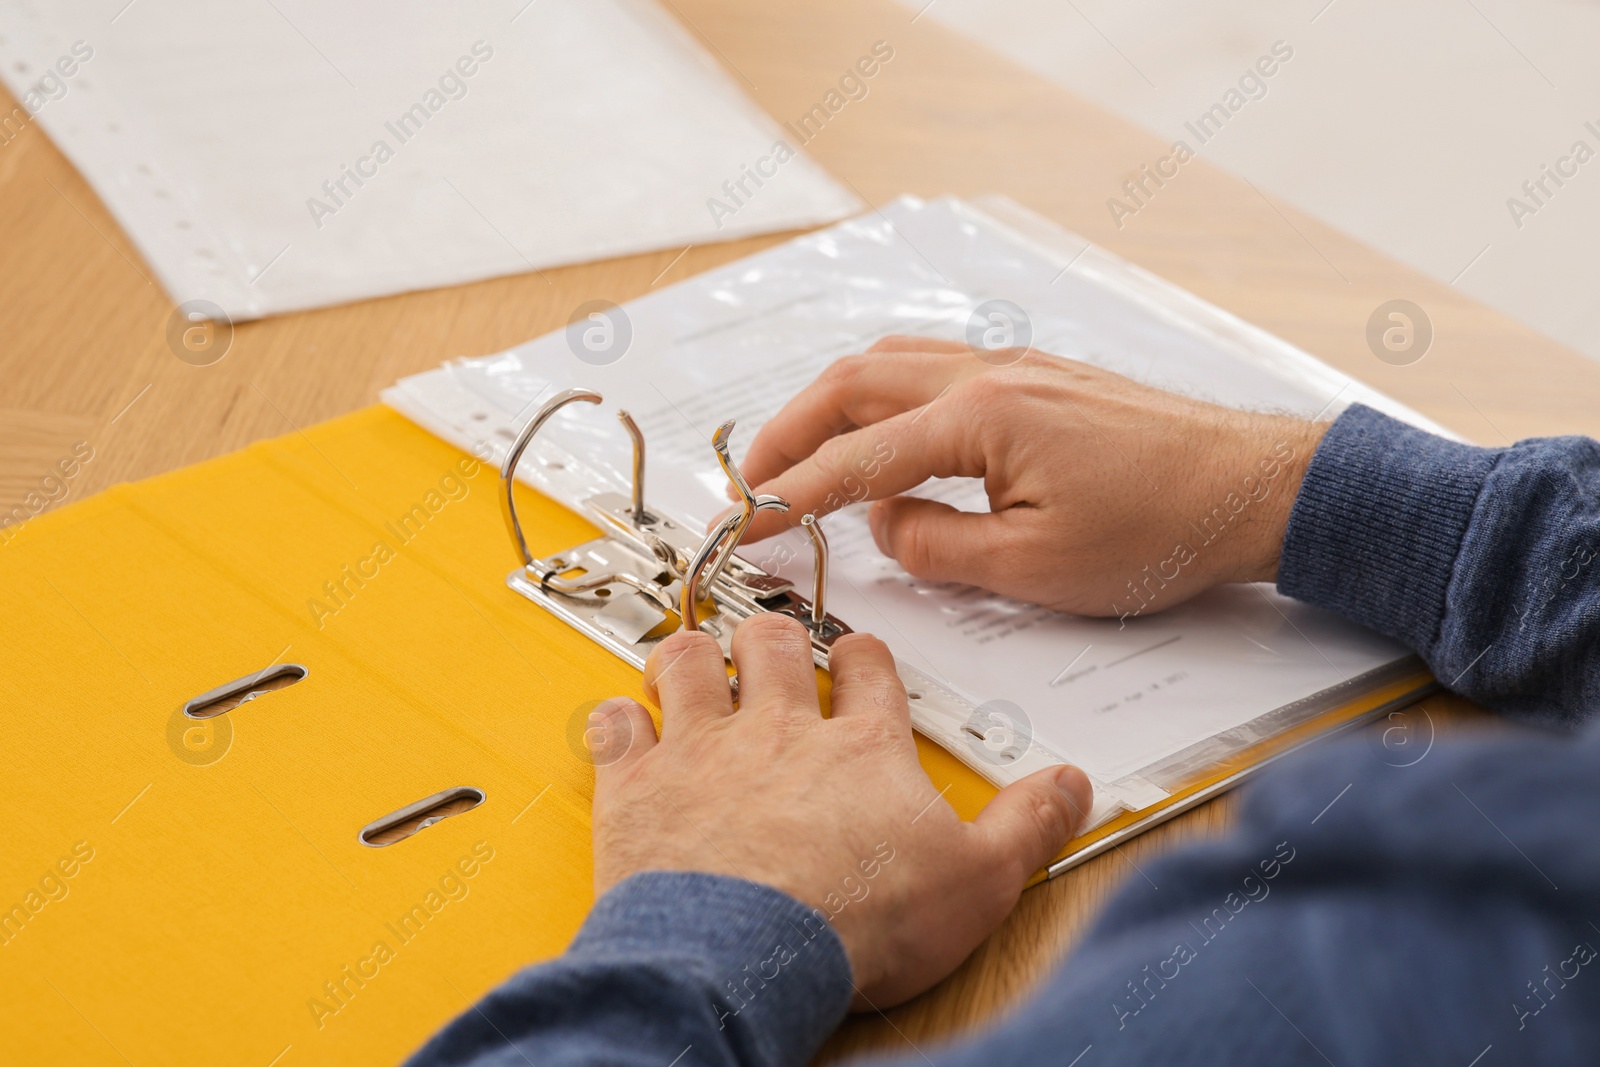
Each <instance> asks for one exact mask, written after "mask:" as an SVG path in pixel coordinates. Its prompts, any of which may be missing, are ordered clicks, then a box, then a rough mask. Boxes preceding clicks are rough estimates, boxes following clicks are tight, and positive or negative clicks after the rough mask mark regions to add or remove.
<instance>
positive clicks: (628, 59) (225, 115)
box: [0, 0, 858, 320]
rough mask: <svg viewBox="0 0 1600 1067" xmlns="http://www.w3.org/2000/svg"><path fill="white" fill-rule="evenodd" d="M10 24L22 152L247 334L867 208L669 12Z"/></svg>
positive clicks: (390, 11) (589, 8) (3, 25)
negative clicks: (65, 166) (83, 195)
mask: <svg viewBox="0 0 1600 1067" xmlns="http://www.w3.org/2000/svg"><path fill="white" fill-rule="evenodd" d="M0 29H3V32H0V80H3V81H4V82H5V84H6V85H7V87H9V88H10V90H11V92H12V94H13V95H14V96H16V97H17V98H18V100H19V101H20V102H21V103H22V105H23V111H24V114H22V115H20V116H19V115H13V116H11V120H9V121H10V125H8V126H6V128H5V130H4V139H8V138H9V137H10V136H12V135H14V134H15V133H16V132H17V125H18V123H19V122H20V123H23V124H26V123H28V122H34V123H38V124H39V125H40V126H41V127H42V128H43V129H44V130H46V131H47V132H48V133H49V134H50V137H51V139H52V140H54V141H55V143H56V144H57V145H58V146H59V147H60V148H61V150H62V151H63V152H64V153H65V154H66V155H67V156H68V158H70V159H71V160H72V161H73V163H74V164H76V166H77V167H78V170H79V171H80V172H81V173H82V174H83V176H84V177H85V178H86V179H87V180H88V181H89V183H90V184H91V185H92V186H93V187H94V189H95V191H96V192H97V193H99V194H100V197H101V199H102V200H104V201H105V203H106V205H107V206H108V207H109V208H110V209H111V212H112V213H113V214H114V215H116V217H117V220H118V221H119V222H120V223H121V224H122V227H123V229H124V230H125V231H126V232H127V233H128V234H129V236H130V237H132V239H133V240H134V242H135V243H137V244H138V246H139V249H140V251H141V252H142V253H143V255H144V258H145V259H146V260H147V261H148V263H149V265H150V267H151V268H152V269H153V270H154V272H155V274H156V276H157V278H158V280H159V281H160V282H161V284H162V285H163V286H164V287H165V288H166V290H167V291H168V293H169V294H170V295H171V296H172V297H173V299H174V301H175V302H179V303H182V302H186V301H190V300H205V301H208V302H209V303H211V304H214V305H216V306H219V307H220V308H221V309H222V310H223V311H224V312H225V313H226V314H228V315H229V316H231V317H232V318H233V319H235V320H238V319H246V318H254V317H257V316H261V315H267V314H273V313H277V312H284V311H293V310H299V309H303V308H309V307H317V306H321V305H326V304H335V303H341V302H344V301H350V300H356V299H362V298H366V297H373V296H383V295H388V294H392V293H399V292H404V291H407V290H413V289H422V288H430V287H434V286H441V285H451V284H456V283H460V282H467V281H474V280H477V279H481V278H489V277H494V276H496V275H501V274H514V273H521V272H525V271H531V270H535V269H538V268H543V267H550V266H554V265H559V264H564V263H574V262H582V261H587V260H593V259H600V258H605V257H609V256H618V255H625V254H630V253H635V252H643V251H649V250H654V249H663V248H671V249H678V248H682V247H683V246H685V245H688V244H691V243H701V242H706V241H719V240H726V239H729V238H733V237H741V236H745V235H748V234H752V233H765V232H771V231H774V230H787V229H795V228H800V227H806V226H812V225H816V224H817V223H820V222H826V221H831V220H833V219H837V218H839V217H841V216H843V215H845V214H848V213H850V212H852V211H854V210H856V209H857V207H858V202H857V201H856V198H855V197H854V196H853V195H851V194H850V193H849V192H848V191H847V190H845V189H844V188H843V187H842V186H840V185H839V184H837V183H836V182H834V181H833V180H832V179H830V178H829V177H828V176H827V175H826V174H825V173H824V172H823V171H822V170H821V169H820V168H819V167H817V166H816V165H815V164H813V163H812V162H811V161H810V160H809V159H808V158H807V157H805V156H804V155H803V154H794V155H789V154H787V153H786V152H776V153H775V152H774V146H775V145H776V144H777V143H778V142H779V141H780V140H781V139H782V138H784V137H786V136H788V135H786V134H784V133H783V132H782V131H781V130H780V129H779V127H778V126H777V124H776V123H774V122H772V121H771V120H770V119H768V118H767V116H766V115H765V114H763V113H762V112H761V111H760V110H759V109H758V108H757V107H756V106H755V104H754V103H753V102H752V101H751V100H750V99H749V98H748V97H747V96H746V95H745V92H744V89H743V88H742V87H741V86H740V84H739V83H738V82H737V81H736V80H735V79H734V77H733V76H731V75H729V74H727V73H725V72H724V71H723V69H722V68H721V67H720V66H719V65H718V63H717V62H716V60H714V59H713V58H712V57H711V56H709V55H708V54H707V53H706V52H705V51H704V50H703V49H702V48H701V46H700V45H699V44H698V43H697V42H696V41H695V40H694V38H693V37H692V36H691V35H690V33H689V32H688V31H687V30H685V29H684V28H683V27H682V26H680V25H679V24H678V22H677V21H676V20H675V19H673V18H672V17H671V16H670V15H669V14H667V13H666V12H664V11H663V10H661V9H660V8H658V7H657V6H656V4H655V3H654V0H538V2H537V3H529V2H526V0H514V2H507V0H452V2H450V3H431V2H424V0H342V2H340V3H336V4H328V3H318V2H316V0H270V2H264V0H251V2H248V3H240V2H227V3H215V2H206V0H135V2H133V3H129V0H49V2H48V3H34V2H30V0H0ZM69 72H70V73H69ZM786 143H787V144H788V148H789V149H792V150H793V151H794V152H795V153H800V152H801V149H800V146H799V144H797V143H794V142H793V138H792V137H790V138H789V140H788V142H786ZM779 156H782V157H783V158H782V159H779V158H777V157H779ZM755 171H759V172H760V173H761V174H764V175H766V177H765V179H764V180H762V181H761V183H760V184H759V186H758V185H757V184H756V183H755V182H754V181H752V180H748V179H745V175H746V174H747V173H749V172H755ZM741 180H743V187H742V188H743V191H744V195H738V194H735V198H732V199H730V194H729V193H728V192H727V191H726V190H725V189H724V183H725V182H730V181H731V182H740V181H741ZM713 199H715V200H717V201H719V202H720V203H721V204H722V205H723V206H724V207H725V208H730V209H731V211H729V212H727V213H725V212H724V211H723V210H722V209H717V210H715V211H713V210H712V208H711V207H710V206H708V201H711V200H713Z"/></svg>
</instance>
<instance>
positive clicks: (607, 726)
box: [583, 697, 656, 790]
mask: <svg viewBox="0 0 1600 1067" xmlns="http://www.w3.org/2000/svg"><path fill="white" fill-rule="evenodd" d="M583 743H584V746H585V747H586V748H587V749H588V750H589V758H590V759H591V760H592V761H594V773H595V788H596V789H597V790H598V789H600V788H602V787H603V785H604V784H605V782H606V780H607V779H608V778H609V777H610V776H611V775H613V774H615V773H616V772H617V771H619V770H621V769H622V768H624V767H628V766H630V765H632V764H634V763H637V762H638V761H639V760H640V759H642V758H643V757H644V754H645V753H646V752H649V751H650V750H651V749H652V748H655V747H656V724H655V723H654V722H653V721H651V719H650V713H649V712H648V711H646V710H645V709H644V705H642V704H640V703H639V702H638V701H637V700H630V699H628V698H627V697H612V698H611V699H610V700H605V701H601V703H600V704H599V705H598V706H597V707H596V708H595V709H594V710H593V711H591V712H590V713H589V721H588V723H587V725H586V727H585V729H584V731H583Z"/></svg>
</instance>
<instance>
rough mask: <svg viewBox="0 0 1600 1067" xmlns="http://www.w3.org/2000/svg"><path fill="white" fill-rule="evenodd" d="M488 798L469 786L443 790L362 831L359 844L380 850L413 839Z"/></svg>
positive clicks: (377, 821)
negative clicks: (442, 820)
mask: <svg viewBox="0 0 1600 1067" xmlns="http://www.w3.org/2000/svg"><path fill="white" fill-rule="evenodd" d="M485 799H487V798H486V797H485V795H484V792H483V790H481V789H475V788H473V787H472V786H470V785H463V786H457V787H456V788H455V789H446V790H445V791H444V792H442V793H435V794H434V795H433V796H431V797H424V798H423V799H421V800H419V801H417V802H416V803H415V804H407V805H406V806H405V807H403V808H401V809H400V810H399V811H394V812H390V813H389V814H388V815H385V816H384V817H383V818H381V819H378V820H376V821H374V822H370V823H368V824H367V825H365V826H363V827H362V828H361V834H360V837H361V843H362V844H363V845H366V846H367V847H369V848H383V847H385V846H386V845H393V844H396V843H397V842H400V841H404V840H405V839H406V838H408V837H412V836H414V835H416V834H418V833H421V832H422V831H423V830H426V829H427V828H428V827H430V826H432V825H433V824H434V823H436V822H439V821H440V820H441V819H448V818H449V817H450V816H452V815H460V814H462V813H463V812H468V811H471V810H472V809H473V808H475V807H477V806H478V805H479V804H482V803H483V802H484V800H485Z"/></svg>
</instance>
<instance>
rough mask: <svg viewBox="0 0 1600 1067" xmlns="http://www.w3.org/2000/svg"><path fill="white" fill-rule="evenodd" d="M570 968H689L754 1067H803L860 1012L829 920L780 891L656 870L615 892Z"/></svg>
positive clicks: (594, 916)
mask: <svg viewBox="0 0 1600 1067" xmlns="http://www.w3.org/2000/svg"><path fill="white" fill-rule="evenodd" d="M567 956H568V958H569V959H573V960H581V959H585V958H587V959H594V960H629V959H634V960H637V959H640V958H655V959H660V958H662V957H673V958H675V959H678V960H684V961H688V966H690V967H691V968H692V970H693V973H694V977H696V978H697V979H700V980H702V981H704V982H705V983H706V987H707V992H708V996H709V998H710V1001H711V1003H710V1008H711V1011H712V1012H713V1013H714V1014H715V1016H716V1018H717V1021H718V1024H719V1028H720V1029H721V1030H723V1031H725V1032H726V1033H727V1034H728V1037H729V1039H730V1041H731V1042H732V1043H733V1044H734V1045H735V1047H736V1052H737V1055H738V1061H739V1062H740V1063H744V1064H803V1063H806V1062H808V1061H809V1060H810V1059H811V1057H812V1056H813V1055H815V1053H816V1051H817V1049H818V1048H819V1047H821V1045H822V1042H823V1041H824V1040H825V1039H826V1038H827V1036H828V1035H829V1034H830V1033H832V1032H833V1030H834V1028H835V1027H837V1026H838V1025H839V1023H840V1022H841V1021H842V1020H843V1019H844V1017H845V1014H846V1013H847V1012H848V1011H849V1009H850V1000H851V996H852V994H853V992H854V989H855V987H854V985H853V984H852V981H851V969H850V960H849V957H848V956H846V954H845V950H844V944H843V943H842V942H841V941H840V940H839V936H838V934H836V933H834V930H833V927H832V926H830V925H829V924H828V922H827V919H826V916H825V913H823V912H820V911H817V910H816V909H813V908H808V907H806V906H805V905H804V904H801V903H800V902H799V901H798V900H795V899H794V898H793V897H791V896H789V895H788V894H787V893H782V892H780V891H778V890H776V889H773V888H771V887H770V886H764V885H757V884H755V883H753V882H747V881H745V880H743V879H739V878H727V877H723V876H720V875H712V874H694V873H688V872H674V871H652V872H647V873H645V874H636V875H634V876H633V877H631V878H628V879H627V880H626V881H623V882H621V883H620V884H618V885H617V886H615V887H613V888H612V889H611V890H610V891H609V892H607V893H606V894H605V895H604V896H602V897H601V898H600V899H599V901H597V902H596V904H595V906H594V910H593V911H591V912H590V913H589V918H588V919H587V920H586V921H585V922H584V924H583V927H582V929H580V930H579V931H578V936H577V938H576V939H575V940H574V941H573V942H572V946H571V947H570V948H569V949H568V950H567Z"/></svg>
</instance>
